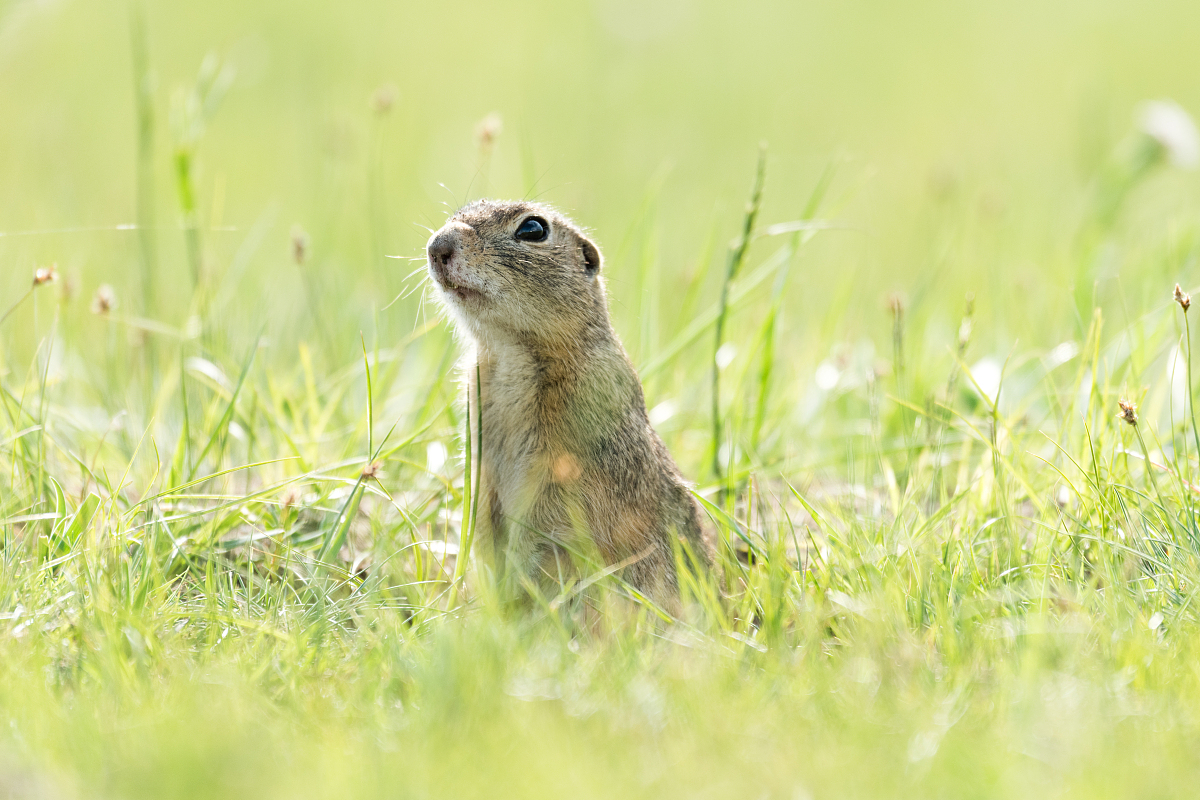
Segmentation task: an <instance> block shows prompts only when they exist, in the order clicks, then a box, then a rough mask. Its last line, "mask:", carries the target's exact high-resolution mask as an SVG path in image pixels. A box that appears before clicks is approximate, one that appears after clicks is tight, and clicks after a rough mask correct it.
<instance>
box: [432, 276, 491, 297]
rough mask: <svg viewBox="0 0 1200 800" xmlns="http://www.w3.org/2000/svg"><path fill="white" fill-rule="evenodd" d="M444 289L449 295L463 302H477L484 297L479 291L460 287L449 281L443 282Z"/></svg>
mask: <svg viewBox="0 0 1200 800" xmlns="http://www.w3.org/2000/svg"><path fill="white" fill-rule="evenodd" d="M442 288H443V289H445V290H446V293H447V294H451V295H454V296H455V297H457V298H458V299H459V300H462V301H463V302H466V301H467V300H475V299H478V298H480V297H482V296H483V295H482V294H481V293H480V292H479V291H477V290H475V289H469V288H467V287H466V286H459V285H458V284H457V283H455V282H454V281H452V280H449V279H445V280H443V281H442Z"/></svg>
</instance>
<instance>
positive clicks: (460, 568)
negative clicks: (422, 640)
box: [447, 363, 483, 608]
mask: <svg viewBox="0 0 1200 800" xmlns="http://www.w3.org/2000/svg"><path fill="white" fill-rule="evenodd" d="M475 415H476V417H477V418H478V422H477V423H476V424H477V426H478V427H479V439H478V443H477V444H476V440H475V433H474V431H473V430H472V429H471V387H470V386H469V385H468V387H467V414H466V435H467V447H466V455H465V462H466V463H465V465H464V466H465V467H466V475H465V477H464V479H463V535H462V538H461V539H460V540H459V546H458V557H457V558H456V559H455V561H454V578H453V580H452V581H451V582H450V600H449V603H448V605H447V608H454V605H455V603H457V602H458V587H459V585H460V584H461V583H462V580H463V578H464V577H465V575H466V573H467V560H468V559H469V558H470V555H471V548H472V546H473V545H474V544H475V519H476V517H477V516H478V515H479V480H480V478H482V476H483V388H482V385H481V382H480V370H479V364H478V363H476V364H475ZM472 450H474V451H475V457H474V458H473V459H472V457H471V451H472ZM472 461H474V462H475V464H476V465H477V466H474V467H473V466H472ZM472 484H474V486H472Z"/></svg>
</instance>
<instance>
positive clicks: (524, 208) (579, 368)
mask: <svg viewBox="0 0 1200 800" xmlns="http://www.w3.org/2000/svg"><path fill="white" fill-rule="evenodd" d="M530 216H538V217H541V218H542V219H545V220H547V221H548V222H549V223H550V229H551V230H550V235H549V237H548V238H547V239H546V240H545V241H543V242H523V241H519V240H517V239H516V238H515V236H514V233H515V231H516V230H517V228H518V226H519V225H520V224H521V223H522V222H523V221H524V220H525V219H527V218H528V217H530ZM438 237H444V238H442V239H441V240H440V241H442V242H443V243H449V244H452V245H453V247H454V251H453V255H451V256H450V257H449V258H448V259H446V260H440V259H436V258H434V257H433V256H432V255H431V257H430V260H429V270H430V274H431V276H432V277H433V279H434V284H435V286H436V288H437V290H438V291H437V293H438V295H440V297H441V298H442V300H443V302H444V304H445V306H446V308H447V309H448V310H449V311H450V313H451V314H452V315H453V316H454V318H455V320H456V321H457V323H458V327H459V329H460V331H462V332H463V333H465V334H466V337H467V338H468V339H469V340H470V343H471V345H473V353H472V355H471V356H470V357H469V359H468V369H467V370H466V374H467V376H468V383H469V384H471V386H470V391H471V396H472V397H474V396H475V390H474V386H473V382H474V379H475V368H474V367H475V364H476V363H477V364H478V366H479V376H480V381H481V389H482V392H481V397H482V406H483V409H482V410H483V414H482V416H483V457H482V468H481V474H480V482H481V494H480V514H479V519H478V522H477V528H476V533H477V535H478V536H479V537H480V541H481V542H490V543H491V546H492V550H493V552H494V554H495V556H496V559H497V567H498V568H499V570H500V572H501V574H503V575H505V576H506V579H507V580H508V581H510V582H512V581H519V580H520V578H521V577H522V576H525V577H528V578H531V579H534V580H535V581H537V580H540V579H544V577H545V576H547V575H548V576H558V575H561V574H562V570H563V569H565V568H568V565H569V564H570V559H569V558H566V554H565V552H564V545H565V546H566V548H567V549H575V548H574V546H573V544H572V543H573V542H574V543H576V544H578V538H577V537H579V536H589V537H590V538H591V541H592V542H593V543H594V544H595V547H596V549H598V550H599V552H600V553H601V554H602V555H603V557H604V559H605V560H606V561H607V562H608V563H609V564H610V565H617V564H624V565H625V566H624V567H622V574H623V577H624V578H625V580H627V581H628V582H629V583H630V584H632V585H633V586H634V587H636V588H637V589H638V590H639V591H640V592H642V593H643V594H645V595H647V596H649V597H651V598H653V599H654V600H656V601H657V602H658V603H659V604H660V605H663V606H664V607H666V608H668V609H677V608H678V582H677V579H676V573H675V560H674V556H673V552H672V547H671V540H670V537H671V536H672V535H679V536H682V537H684V539H685V540H686V541H688V542H689V543H690V545H691V547H692V549H693V551H694V552H695V553H696V554H697V555H698V556H699V557H700V558H701V559H702V560H704V561H705V562H707V563H711V559H712V545H711V543H710V541H709V540H708V537H707V536H706V534H705V531H704V528H703V526H702V524H701V517H700V511H699V507H698V505H697V503H696V501H695V499H694V498H693V497H692V495H691V493H690V492H689V491H688V488H687V485H686V483H685V482H684V480H683V478H682V477H681V476H680V474H679V470H678V468H677V467H676V466H675V462H674V461H673V460H672V459H671V455H670V453H668V452H667V449H666V447H665V446H664V445H663V443H662V440H661V439H659V437H658V435H657V434H656V433H655V432H654V430H653V428H651V426H650V422H649V419H648V418H647V416H646V404H645V400H644V399H643V397H642V386H641V383H640V382H639V381H638V377H637V373H636V372H635V371H634V369H633V365H632V364H631V363H630V361H629V358H628V356H626V354H625V350H624V348H622V346H621V343H620V341H619V339H618V338H617V335H616V333H615V332H614V331H613V329H612V326H611V324H610V323H609V316H608V306H607V303H606V301H605V293H604V283H603V280H602V279H601V278H600V276H599V273H600V269H601V256H600V251H599V250H598V249H597V248H596V246H595V245H594V244H592V242H591V241H589V240H588V239H587V238H586V237H585V236H584V235H583V233H582V232H581V231H580V230H579V229H578V228H577V227H576V226H575V225H574V224H573V223H572V222H571V221H570V220H568V219H567V218H566V217H564V216H563V215H561V214H559V213H558V212H557V211H555V210H554V209H552V208H550V207H548V206H545V205H541V204H536V203H525V202H497V201H490V200H480V201H477V202H474V203H471V204H470V205H468V206H466V207H464V208H462V209H460V210H459V211H458V212H457V213H456V214H455V215H454V216H453V217H451V218H450V220H449V221H448V222H447V223H446V225H445V226H444V227H443V228H442V229H441V230H440V231H438V232H437V233H435V234H434V236H433V238H431V239H430V246H431V248H432V247H433V245H434V243H435V242H437V241H439V238H438ZM445 237H448V238H445Z"/></svg>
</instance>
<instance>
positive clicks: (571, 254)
mask: <svg viewBox="0 0 1200 800" xmlns="http://www.w3.org/2000/svg"><path fill="white" fill-rule="evenodd" d="M426 253H427V255H428V259H429V260H428V267H429V274H430V277H431V278H432V279H433V283H434V285H435V288H436V290H437V293H438V294H439V295H440V297H441V299H442V302H443V303H444V304H445V305H446V307H447V308H448V309H449V310H450V312H451V313H452V314H453V315H454V316H455V317H456V318H457V319H458V320H459V321H460V322H461V323H462V324H463V325H464V326H465V327H466V329H467V330H468V331H469V332H470V333H471V334H472V335H473V336H474V338H475V339H476V340H477V341H492V340H496V339H500V338H513V339H517V340H530V339H533V340H542V341H552V340H555V339H562V340H563V341H564V342H569V341H571V340H576V339H578V337H579V336H580V335H582V334H584V333H586V332H587V331H588V330H590V329H596V328H597V327H598V326H599V327H600V328H603V329H604V330H607V329H608V311H607V308H606V306H605V301H604V286H603V282H602V280H601V279H600V277H599V274H600V268H601V266H602V263H603V259H602V257H601V255H600V250H599V248H597V247H596V245H595V244H593V243H592V241H591V240H590V239H588V238H587V237H586V236H585V235H584V234H583V232H582V231H581V230H580V229H579V228H578V227H577V226H576V225H575V224H574V223H573V222H572V221H571V220H570V219H568V218H567V217H566V216H564V215H563V214H560V213H559V212H558V211H556V210H554V209H553V208H551V207H549V206H547V205H544V204H541V203H527V202H521V201H497V200H477V201H475V202H473V203H471V204H469V205H467V206H464V207H463V208H461V209H459V210H458V211H457V212H455V214H454V215H453V216H452V217H451V218H450V219H449V220H448V221H447V222H446V224H445V225H444V226H442V228H441V230H439V231H437V232H436V233H434V234H433V236H432V237H430V239H429V243H428V244H427V245H426Z"/></svg>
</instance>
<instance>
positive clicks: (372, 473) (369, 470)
mask: <svg viewBox="0 0 1200 800" xmlns="http://www.w3.org/2000/svg"><path fill="white" fill-rule="evenodd" d="M382 472H383V464H381V463H379V462H378V461H372V462H371V463H370V464H367V465H366V466H365V467H363V471H362V476H363V478H365V479H366V480H379V476H380V474H381V473H382Z"/></svg>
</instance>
